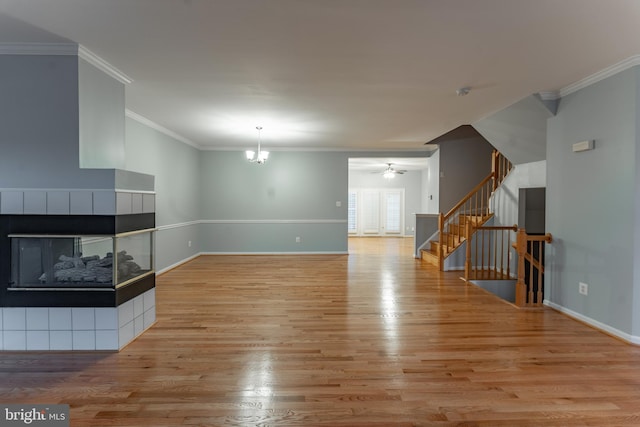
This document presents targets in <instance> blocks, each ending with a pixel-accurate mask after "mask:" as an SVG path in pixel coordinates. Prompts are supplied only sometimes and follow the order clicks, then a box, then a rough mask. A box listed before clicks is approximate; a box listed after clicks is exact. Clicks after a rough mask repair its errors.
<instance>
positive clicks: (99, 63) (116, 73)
mask: <svg viewBox="0 0 640 427" xmlns="http://www.w3.org/2000/svg"><path fill="white" fill-rule="evenodd" d="M77 54H78V58H81V59H84V60H85V61H87V62H88V63H89V64H91V65H93V66H94V67H96V68H97V69H99V70H100V71H102V72H104V73H106V74H108V75H109V76H111V77H113V78H114V79H116V80H118V81H119V82H120V83H123V84H130V83H133V79H132V78H131V77H129V76H127V75H126V74H125V73H123V72H122V71H120V70H119V69H117V68H116V67H114V66H113V65H111V64H109V63H108V62H107V61H105V60H104V59H102V58H100V57H99V56H98V55H96V54H95V53H93V52H91V51H90V50H89V49H87V48H86V47H84V46H82V45H78V50H77Z"/></svg>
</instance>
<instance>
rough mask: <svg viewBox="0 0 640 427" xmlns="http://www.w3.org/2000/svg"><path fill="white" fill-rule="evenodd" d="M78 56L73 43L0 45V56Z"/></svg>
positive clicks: (76, 47)
mask: <svg viewBox="0 0 640 427" xmlns="http://www.w3.org/2000/svg"><path fill="white" fill-rule="evenodd" d="M77 54H78V45H77V44H75V43H22V42H19V43H11V42H9V43H0V55H61V56H73V55H77Z"/></svg>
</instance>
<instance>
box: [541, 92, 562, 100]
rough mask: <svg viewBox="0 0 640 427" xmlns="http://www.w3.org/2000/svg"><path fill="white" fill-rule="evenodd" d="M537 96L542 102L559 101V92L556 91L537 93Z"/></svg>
mask: <svg viewBox="0 0 640 427" xmlns="http://www.w3.org/2000/svg"><path fill="white" fill-rule="evenodd" d="M538 96H539V97H540V99H541V100H543V101H556V100H558V99H560V92H559V91H557V90H549V91H545V92H538Z"/></svg>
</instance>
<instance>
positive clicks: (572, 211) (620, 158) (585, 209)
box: [545, 67, 640, 336]
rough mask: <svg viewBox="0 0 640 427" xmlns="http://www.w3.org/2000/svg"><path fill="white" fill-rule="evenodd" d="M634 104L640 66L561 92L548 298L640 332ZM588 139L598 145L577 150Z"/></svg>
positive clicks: (551, 182) (551, 177)
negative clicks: (581, 285) (585, 290)
mask: <svg viewBox="0 0 640 427" xmlns="http://www.w3.org/2000/svg"><path fill="white" fill-rule="evenodd" d="M637 106H638V70H637V67H636V68H633V69H629V70H626V71H623V72H621V73H619V74H617V75H615V76H613V77H609V78H607V79H605V80H602V81H600V82H598V83H595V84H593V85H591V86H589V87H586V88H584V89H581V90H579V91H577V92H575V93H573V94H570V95H568V96H566V97H564V98H562V99H561V101H560V104H559V108H558V114H557V116H556V117H553V118H551V119H550V120H549V123H548V142H547V217H546V226H547V231H548V232H550V233H551V234H552V235H553V239H554V240H553V244H552V245H550V248H549V250H548V251H547V252H546V277H545V296H546V298H547V299H548V300H549V301H550V302H551V303H553V304H555V305H557V306H559V307H561V308H564V309H568V310H571V311H573V312H574V313H578V314H579V315H581V316H585V317H587V318H589V319H593V320H595V321H597V322H600V323H601V324H604V325H607V326H609V327H613V328H616V329H617V330H619V331H622V332H624V333H628V334H633V335H636V336H637V335H640V319H638V317H637V315H636V317H634V312H637V311H638V307H639V306H638V301H637V300H638V284H637V282H638V278H636V277H635V276H636V275H637V273H636V272H634V265H635V266H638V265H640V264H639V263H638V257H637V256H634V248H636V247H637V243H638V242H639V239H638V236H637V232H635V234H634V231H635V230H636V228H637V224H639V222H638V209H637V206H636V202H635V200H637V199H638V194H637V193H638V188H639V185H638V184H639V180H638V177H637V174H638V171H637V166H636V165H637V164H638V149H637V144H638V130H637V126H638V119H637V114H638V107H637ZM585 139H594V140H595V150H593V151H587V152H582V153H573V152H572V149H571V146H572V144H574V143H576V142H578V141H583V140H585ZM636 269H637V267H636ZM578 282H585V283H587V284H588V285H589V295H588V296H584V295H580V294H579V293H578ZM634 307H635V310H634Z"/></svg>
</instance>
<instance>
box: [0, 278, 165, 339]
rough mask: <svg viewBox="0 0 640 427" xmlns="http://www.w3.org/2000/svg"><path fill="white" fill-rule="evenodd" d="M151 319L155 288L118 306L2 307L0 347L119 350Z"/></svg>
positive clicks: (144, 328)
mask: <svg viewBox="0 0 640 427" xmlns="http://www.w3.org/2000/svg"><path fill="white" fill-rule="evenodd" d="M155 321H156V294H155V288H153V289H150V290H148V291H146V292H145V293H143V294H140V295H138V296H137V297H135V298H134V299H132V300H129V301H127V302H126V303H124V304H122V305H121V306H119V307H108V308H70V307H48V308H47V307H45V308H40V307H26V308H25V307H3V308H0V332H1V333H0V350H16V351H25V350H119V349H122V348H123V347H124V346H126V345H127V344H129V343H130V342H131V341H133V340H134V339H135V338H136V337H137V336H138V335H140V334H141V333H142V332H143V331H145V330H146V329H147V328H149V327H150V326H151V325H152V324H153V323H154V322H155Z"/></svg>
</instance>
